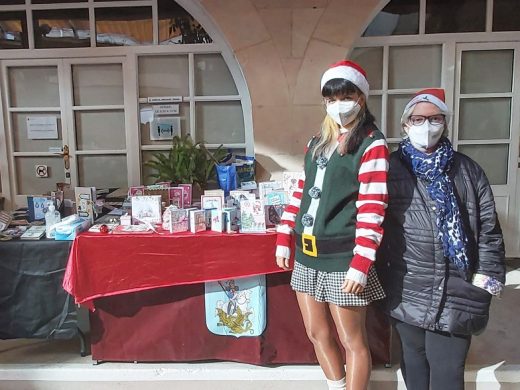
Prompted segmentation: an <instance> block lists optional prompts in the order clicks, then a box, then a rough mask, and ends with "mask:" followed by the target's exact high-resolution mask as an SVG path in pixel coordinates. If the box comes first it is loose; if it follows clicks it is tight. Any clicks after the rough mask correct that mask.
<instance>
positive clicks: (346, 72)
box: [321, 60, 370, 98]
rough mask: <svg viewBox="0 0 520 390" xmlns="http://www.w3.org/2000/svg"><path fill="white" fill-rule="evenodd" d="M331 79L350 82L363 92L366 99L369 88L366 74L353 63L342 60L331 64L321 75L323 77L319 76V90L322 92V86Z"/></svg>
mask: <svg viewBox="0 0 520 390" xmlns="http://www.w3.org/2000/svg"><path fill="white" fill-rule="evenodd" d="M332 79H345V80H348V81H350V82H351V83H353V84H354V85H355V86H356V87H358V88H359V89H360V91H361V92H363V94H364V95H365V98H368V91H369V90H370V87H369V85H368V80H367V74H366V72H365V70H364V69H363V68H362V67H361V66H359V65H358V64H356V63H355V62H352V61H346V60H343V61H339V62H336V63H335V64H332V65H331V66H330V68H329V69H327V70H326V71H325V73H323V76H321V90H323V86H324V85H325V84H326V83H327V81H330V80H332Z"/></svg>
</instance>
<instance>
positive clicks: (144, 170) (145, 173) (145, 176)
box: [141, 150, 168, 185]
mask: <svg viewBox="0 0 520 390" xmlns="http://www.w3.org/2000/svg"><path fill="white" fill-rule="evenodd" d="M156 153H162V154H164V155H167V154H168V151H167V150H165V151H155V150H153V151H152V150H149V151H143V153H142V154H141V161H142V165H141V181H142V183H143V184H144V185H147V184H153V183H155V180H156V179H155V178H154V177H151V176H150V175H152V174H154V173H157V171H156V170H155V169H153V168H150V167H148V166H146V163H147V162H149V161H151V160H153V155H154V154H156Z"/></svg>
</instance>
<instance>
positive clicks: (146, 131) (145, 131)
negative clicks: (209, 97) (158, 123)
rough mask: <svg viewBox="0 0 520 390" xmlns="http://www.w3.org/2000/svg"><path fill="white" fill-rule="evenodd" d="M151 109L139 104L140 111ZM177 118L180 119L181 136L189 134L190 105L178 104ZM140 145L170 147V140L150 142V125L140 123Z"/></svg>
mask: <svg viewBox="0 0 520 390" xmlns="http://www.w3.org/2000/svg"><path fill="white" fill-rule="evenodd" d="M143 108H151V106H150V105H148V104H146V105H145V104H141V109H143ZM173 116H179V117H180V118H181V134H182V135H185V134H189V133H190V132H191V131H190V105H189V103H182V104H179V115H173ZM140 126H141V145H170V144H171V140H158V141H155V140H154V141H152V140H151V139H150V123H145V124H143V123H141V125H140Z"/></svg>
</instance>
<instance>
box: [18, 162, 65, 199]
mask: <svg viewBox="0 0 520 390" xmlns="http://www.w3.org/2000/svg"><path fill="white" fill-rule="evenodd" d="M14 161H15V162H14V163H15V166H16V182H17V184H18V194H32V195H41V194H45V193H47V192H48V191H49V190H50V189H52V188H56V183H63V182H64V181H65V170H64V169H65V168H64V167H63V158H61V157H15V160H14ZM35 165H47V172H48V174H49V177H39V178H36V173H33V172H36V171H35V168H34V167H35Z"/></svg>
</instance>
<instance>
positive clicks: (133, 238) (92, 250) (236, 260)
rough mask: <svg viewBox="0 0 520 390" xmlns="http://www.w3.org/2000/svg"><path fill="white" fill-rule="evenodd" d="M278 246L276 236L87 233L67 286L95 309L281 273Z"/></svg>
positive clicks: (74, 251)
mask: <svg viewBox="0 0 520 390" xmlns="http://www.w3.org/2000/svg"><path fill="white" fill-rule="evenodd" d="M275 242H276V233H265V234H241V233H236V234H225V233H215V232H209V231H207V232H202V233H197V234H192V233H177V234H173V235H170V234H155V233H153V234H132V235H114V234H99V233H83V234H80V235H79V236H78V237H76V239H75V240H74V243H73V245H72V248H71V251H70V255H69V261H68V263H67V269H66V272H65V278H64V281H63V288H64V289H65V290H66V291H68V292H69V293H70V294H71V295H72V296H74V298H75V300H76V303H79V304H83V305H86V306H88V307H90V308H93V299H95V298H100V297H106V296H111V295H117V294H123V293H128V292H135V291H142V290H148V289H153V288H157V287H167V286H174V285H181V284H192V283H200V282H205V281H212V280H222V279H229V278H238V277H243V276H251V275H259V274H270V273H275V272H280V268H278V267H277V266H276V264H275V260H274V259H275Z"/></svg>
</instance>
